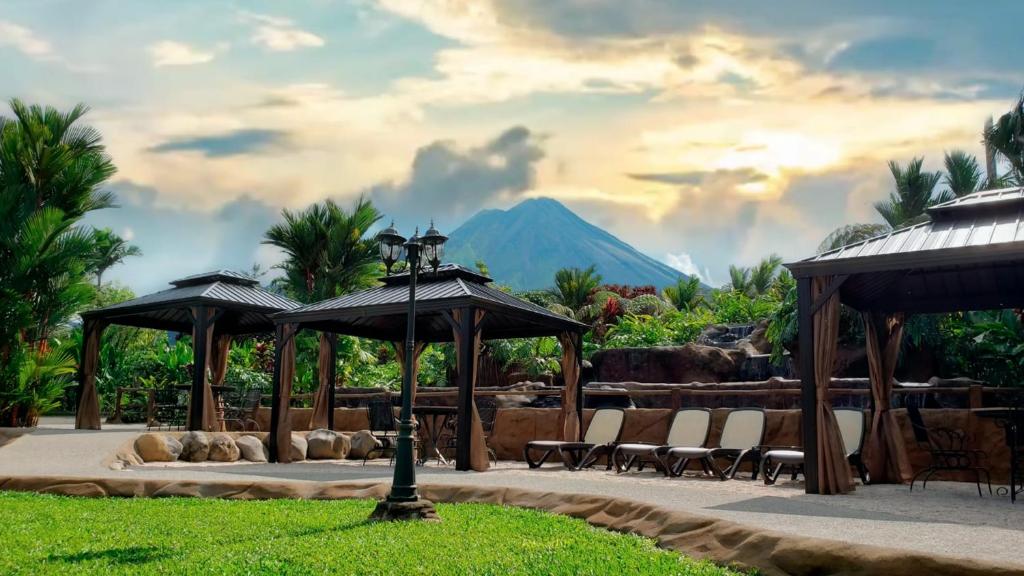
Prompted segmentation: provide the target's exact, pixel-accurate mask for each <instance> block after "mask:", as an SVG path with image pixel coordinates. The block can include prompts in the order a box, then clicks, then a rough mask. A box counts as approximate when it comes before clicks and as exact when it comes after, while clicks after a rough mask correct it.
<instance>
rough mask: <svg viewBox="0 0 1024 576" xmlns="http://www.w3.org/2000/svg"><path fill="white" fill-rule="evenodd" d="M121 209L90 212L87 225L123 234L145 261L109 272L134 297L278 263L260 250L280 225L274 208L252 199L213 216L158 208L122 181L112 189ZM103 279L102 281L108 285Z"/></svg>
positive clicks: (146, 191) (149, 192) (146, 190)
mask: <svg viewBox="0 0 1024 576" xmlns="http://www.w3.org/2000/svg"><path fill="white" fill-rule="evenodd" d="M110 189H111V190H112V191H113V192H114V193H115V194H116V195H117V199H118V204H119V205H120V207H119V208H116V209H112V210H99V211H96V212H90V213H89V214H88V215H87V216H86V220H85V222H86V224H88V225H92V226H97V227H109V228H112V229H114V230H124V231H125V232H126V234H127V235H125V238H128V235H130V236H131V238H130V240H131V242H132V244H135V245H137V246H138V247H139V248H141V249H142V253H143V256H141V257H139V258H128V259H126V260H125V262H124V264H121V265H118V266H115V267H114V268H113V269H111V271H110V274H109V277H110V279H112V280H117V281H119V282H122V283H125V284H127V285H128V286H129V287H131V288H132V289H133V290H134V291H135V292H136V293H137V294H140V295H141V294H145V293H149V292H153V291H156V290H163V289H165V288H167V287H168V286H167V283H168V282H170V281H171V280H174V279H177V278H181V277H183V276H187V275H189V274H195V273H197V272H203V271H206V270H216V269H220V268H228V269H233V270H243V271H244V270H248V269H250V267H251V266H252V265H253V264H254V263H259V264H260V265H261V266H262V267H263V268H264V269H268V268H270V267H271V266H273V265H274V264H275V263H277V262H278V261H279V257H278V255H277V254H276V253H274V252H273V251H270V250H266V249H265V247H261V244H260V242H261V241H262V239H263V233H264V232H265V231H266V230H267V228H269V227H270V226H271V225H272V224H274V223H275V222H277V221H278V220H279V217H280V216H279V212H278V210H277V209H276V208H273V207H271V206H268V205H267V204H265V203H263V202H259V201H257V200H253V199H252V198H245V197H243V198H239V199H237V200H233V201H232V202H229V203H227V204H225V205H224V206H222V207H221V208H219V209H218V210H215V211H212V212H210V211H205V210H201V209H193V208H189V207H187V206H184V205H180V204H178V205H175V206H162V205H160V204H159V203H158V197H159V194H158V192H157V190H156V189H155V188H150V187H146V186H139V185H137V184H135V183H133V182H130V181H125V180H121V181H118V182H116V183H114V184H113V185H111V186H110ZM106 278H107V276H104V279H106Z"/></svg>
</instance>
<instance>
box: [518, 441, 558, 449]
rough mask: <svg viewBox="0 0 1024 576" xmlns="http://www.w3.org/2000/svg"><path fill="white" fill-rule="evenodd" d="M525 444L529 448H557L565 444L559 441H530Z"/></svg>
mask: <svg viewBox="0 0 1024 576" xmlns="http://www.w3.org/2000/svg"><path fill="white" fill-rule="evenodd" d="M527 444H528V445H529V446H530V448H558V447H559V446H561V445H562V444H565V442H563V441H561V440H531V441H530V442H528V443H527Z"/></svg>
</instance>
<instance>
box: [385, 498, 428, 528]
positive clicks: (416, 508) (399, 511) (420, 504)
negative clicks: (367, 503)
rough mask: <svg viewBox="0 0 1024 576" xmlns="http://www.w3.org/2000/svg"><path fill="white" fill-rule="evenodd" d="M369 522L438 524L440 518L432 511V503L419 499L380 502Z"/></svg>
mask: <svg viewBox="0 0 1024 576" xmlns="http://www.w3.org/2000/svg"><path fill="white" fill-rule="evenodd" d="M370 520H374V521H384V522H390V521H392V520H423V521H425V522H440V521H441V517H440V516H438V515H437V510H434V503H433V502H431V501H430V500H424V499H423V498H420V499H418V500H413V501H411V502H393V501H391V500H386V499H385V500H381V501H380V502H377V507H376V508H374V510H373V514H370Z"/></svg>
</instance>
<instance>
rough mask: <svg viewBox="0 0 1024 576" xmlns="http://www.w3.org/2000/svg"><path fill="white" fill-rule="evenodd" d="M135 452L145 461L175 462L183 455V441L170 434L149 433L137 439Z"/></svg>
mask: <svg viewBox="0 0 1024 576" xmlns="http://www.w3.org/2000/svg"><path fill="white" fill-rule="evenodd" d="M135 452H137V453H138V454H139V458H142V461H143V462H174V461H175V460H177V459H178V456H180V455H181V442H178V441H177V440H176V439H175V438H174V437H172V436H170V435H169V434H160V433H147V434H143V435H142V436H139V437H138V438H136V439H135Z"/></svg>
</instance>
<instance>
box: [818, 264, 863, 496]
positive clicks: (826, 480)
mask: <svg viewBox="0 0 1024 576" xmlns="http://www.w3.org/2000/svg"><path fill="white" fill-rule="evenodd" d="M831 281H832V278H831V277H818V278H815V279H814V282H813V284H812V287H811V301H812V302H815V301H817V299H818V298H819V297H820V296H821V295H822V294H823V293H824V292H825V290H826V288H827V287H828V286H829V284H830V283H831ZM813 321H814V382H815V388H816V390H817V402H816V410H815V412H816V418H817V423H818V436H817V439H818V442H817V443H818V492H819V493H821V494H843V493H846V492H850V491H852V490H853V479H852V478H851V476H850V465H849V463H847V461H846V450H845V449H844V448H843V440H842V438H841V437H840V435H839V423H838V422H837V421H836V415H835V413H834V412H833V411H832V401H831V399H830V398H829V384H830V383H831V381H832V370H833V364H834V362H835V357H836V347H837V345H838V342H839V292H838V291H837V292H834V293H833V294H832V296H830V297H829V299H828V301H827V302H825V304H824V305H823V306H822V307H821V308H819V309H818V311H817V313H816V314H815V315H814V319H813Z"/></svg>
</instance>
